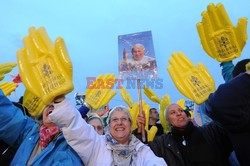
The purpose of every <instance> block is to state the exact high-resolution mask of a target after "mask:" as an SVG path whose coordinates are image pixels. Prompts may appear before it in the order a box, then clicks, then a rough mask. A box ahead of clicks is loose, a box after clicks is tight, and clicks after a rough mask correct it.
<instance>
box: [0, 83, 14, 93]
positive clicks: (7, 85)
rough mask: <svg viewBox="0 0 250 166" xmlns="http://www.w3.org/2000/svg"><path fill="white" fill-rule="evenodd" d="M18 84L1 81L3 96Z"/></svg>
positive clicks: (0, 86) (0, 87)
mask: <svg viewBox="0 0 250 166" xmlns="http://www.w3.org/2000/svg"><path fill="white" fill-rule="evenodd" d="M17 86H18V84H17V83H14V82H7V81H5V82H3V83H0V89H2V91H3V93H4V95H5V96H9V95H10V94H11V92H13V91H15V90H16V88H17Z"/></svg>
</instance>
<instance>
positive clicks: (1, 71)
mask: <svg viewBox="0 0 250 166" xmlns="http://www.w3.org/2000/svg"><path fill="white" fill-rule="evenodd" d="M14 67H16V63H3V64H0V81H2V80H3V79H4V77H5V74H7V73H9V72H10V71H11V70H12V69H13V68H14Z"/></svg>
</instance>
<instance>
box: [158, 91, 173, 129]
mask: <svg viewBox="0 0 250 166" xmlns="http://www.w3.org/2000/svg"><path fill="white" fill-rule="evenodd" d="M170 103H171V101H170V96H169V95H164V96H163V97H162V99H161V102H160V122H161V125H162V128H163V131H164V133H167V132H168V131H169V126H168V124H167V121H166V117H165V115H164V113H165V110H166V108H167V106H168V105H169V104H170Z"/></svg>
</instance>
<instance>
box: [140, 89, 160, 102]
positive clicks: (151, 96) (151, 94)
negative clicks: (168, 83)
mask: <svg viewBox="0 0 250 166" xmlns="http://www.w3.org/2000/svg"><path fill="white" fill-rule="evenodd" d="M144 94H145V95H146V96H147V97H148V98H149V99H150V100H151V101H153V102H155V103H159V104H160V102H161V99H160V98H159V97H158V96H157V94H156V93H155V92H154V91H152V90H151V89H150V88H148V87H147V86H146V85H145V86H144Z"/></svg>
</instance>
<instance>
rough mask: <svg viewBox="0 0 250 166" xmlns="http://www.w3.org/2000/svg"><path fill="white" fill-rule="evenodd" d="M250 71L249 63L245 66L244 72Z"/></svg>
mask: <svg viewBox="0 0 250 166" xmlns="http://www.w3.org/2000/svg"><path fill="white" fill-rule="evenodd" d="M248 70H250V62H248V63H247V64H246V71H248Z"/></svg>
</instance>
